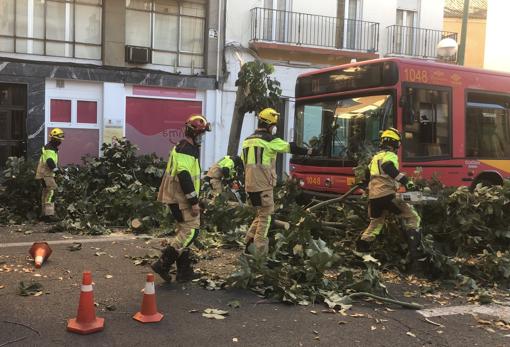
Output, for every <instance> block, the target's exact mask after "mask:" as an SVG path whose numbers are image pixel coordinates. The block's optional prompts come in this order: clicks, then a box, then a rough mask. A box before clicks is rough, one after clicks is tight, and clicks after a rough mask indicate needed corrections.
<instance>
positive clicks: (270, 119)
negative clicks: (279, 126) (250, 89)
mask: <svg viewBox="0 0 510 347" xmlns="http://www.w3.org/2000/svg"><path fill="white" fill-rule="evenodd" d="M279 115H280V114H279V113H278V112H276V110H275V109H273V108H270V107H268V108H265V109H263V110H262V111H260V113H259V120H260V121H261V122H264V123H266V124H267V125H274V124H276V123H278V116H279Z"/></svg>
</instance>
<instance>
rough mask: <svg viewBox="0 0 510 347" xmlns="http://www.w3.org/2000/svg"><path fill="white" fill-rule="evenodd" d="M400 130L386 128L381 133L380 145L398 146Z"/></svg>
mask: <svg viewBox="0 0 510 347" xmlns="http://www.w3.org/2000/svg"><path fill="white" fill-rule="evenodd" d="M400 139H401V137H400V132H399V131H398V130H397V129H395V128H388V129H386V130H384V131H383V132H382V133H381V139H380V143H379V145H380V147H386V146H390V147H393V148H395V149H396V148H399V147H400Z"/></svg>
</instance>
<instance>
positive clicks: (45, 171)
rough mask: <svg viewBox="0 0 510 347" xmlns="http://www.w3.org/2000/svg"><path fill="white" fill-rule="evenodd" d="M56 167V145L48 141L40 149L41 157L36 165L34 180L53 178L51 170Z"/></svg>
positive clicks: (53, 174)
mask: <svg viewBox="0 0 510 347" xmlns="http://www.w3.org/2000/svg"><path fill="white" fill-rule="evenodd" d="M57 166H58V144H57V143H56V142H53V141H50V142H48V143H47V144H46V145H45V146H44V147H43V148H42V149H41V157H40V158H39V163H38V164H37V170H36V173H35V178H36V179H42V178H44V177H54V176H55V173H54V172H53V169H55V168H56V167H57Z"/></svg>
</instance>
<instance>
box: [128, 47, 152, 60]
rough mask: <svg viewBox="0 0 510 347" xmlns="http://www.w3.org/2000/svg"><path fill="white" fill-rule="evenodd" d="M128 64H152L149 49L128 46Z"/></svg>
mask: <svg viewBox="0 0 510 347" xmlns="http://www.w3.org/2000/svg"><path fill="white" fill-rule="evenodd" d="M126 62H128V63H130V64H150V63H151V62H152V54H151V49H150V48H149V47H136V46H126Z"/></svg>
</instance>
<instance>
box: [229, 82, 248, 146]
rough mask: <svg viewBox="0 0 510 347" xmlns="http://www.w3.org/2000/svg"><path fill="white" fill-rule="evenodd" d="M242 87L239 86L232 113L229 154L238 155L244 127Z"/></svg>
mask: <svg viewBox="0 0 510 347" xmlns="http://www.w3.org/2000/svg"><path fill="white" fill-rule="evenodd" d="M243 93H244V92H243V90H242V88H239V87H238V88H237V92H236V102H235V104H234V112H233V114H232V125H231V126H230V135H229V137H228V147H227V154H228V155H238V150H239V141H240V140H241V139H240V137H241V130H242V129H243V121H244V114H241V111H240V108H241V105H242V103H243V99H244V94H243Z"/></svg>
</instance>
